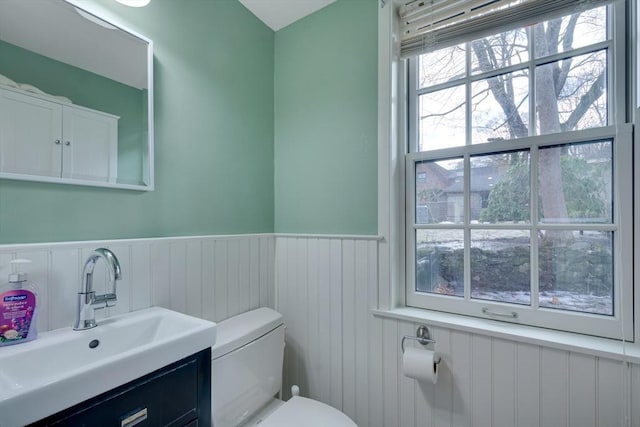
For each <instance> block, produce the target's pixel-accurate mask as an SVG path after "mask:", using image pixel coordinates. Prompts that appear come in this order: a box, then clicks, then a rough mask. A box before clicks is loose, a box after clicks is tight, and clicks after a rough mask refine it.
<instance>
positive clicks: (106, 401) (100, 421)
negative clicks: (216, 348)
mask: <svg viewBox="0 0 640 427" xmlns="http://www.w3.org/2000/svg"><path fill="white" fill-rule="evenodd" d="M203 353H209V356H208V359H209V362H208V363H206V359H207V356H206V354H203ZM210 365H211V358H210V349H209V351H206V350H205V351H203V352H200V353H198V354H196V355H195V356H191V357H188V358H185V359H183V360H181V361H179V362H177V363H174V364H172V365H169V366H167V367H165V368H162V369H160V370H158V371H155V372H153V373H151V374H149V375H146V376H144V377H142V378H140V379H137V380H134V381H132V382H131V383H128V384H125V385H124V386H121V387H118V388H116V389H114V390H112V391H109V392H107V393H104V394H102V395H100V396H96V397H94V398H92V399H89V400H87V401H85V402H83V403H80V404H78V405H75V406H73V407H71V408H69V409H66V410H64V411H62V412H59V413H58V414H55V415H52V416H51V417H48V418H45V419H44V420H41V421H38V422H36V423H34V424H32V425H33V426H56V427H82V426H86V427H100V426H104V427H112V426H113V427H136V426H137V427H159V426H170V427H183V426H197V425H207V424H206V421H207V420H210V410H211V404H210V400H211V397H210V396H211V395H210V391H209V393H207V391H208V390H210V386H211V380H210V378H211V371H210V369H211V368H210ZM207 373H208V377H209V380H208V381H207V380H206V376H207ZM207 387H208V389H207ZM207 400H208V402H207ZM207 403H208V404H207ZM198 421H200V422H198ZM200 423H202V424H200Z"/></svg>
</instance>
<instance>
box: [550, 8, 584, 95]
mask: <svg viewBox="0 0 640 427" xmlns="http://www.w3.org/2000/svg"><path fill="white" fill-rule="evenodd" d="M579 16H580V15H579V14H575V15H571V17H570V18H569V22H568V24H567V30H566V32H565V36H564V39H563V40H562V50H564V51H567V50H570V49H571V48H572V47H573V35H574V32H575V28H576V24H577V23H578V17H579ZM572 62H573V61H572V58H567V59H565V60H564V61H562V66H561V67H562V68H559V67H558V68H557V70H554V76H553V79H554V80H555V83H556V95H558V96H559V95H560V92H562V88H563V87H564V85H565V83H566V82H567V77H568V76H569V71H571V63H572Z"/></svg>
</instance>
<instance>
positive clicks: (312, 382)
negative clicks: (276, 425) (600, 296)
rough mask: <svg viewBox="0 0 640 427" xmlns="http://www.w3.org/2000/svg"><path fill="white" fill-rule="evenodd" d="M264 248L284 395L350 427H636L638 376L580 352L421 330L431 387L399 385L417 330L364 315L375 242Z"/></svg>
mask: <svg viewBox="0 0 640 427" xmlns="http://www.w3.org/2000/svg"><path fill="white" fill-rule="evenodd" d="M275 245H276V250H275V254H276V255H275V256H276V260H275V266H276V271H275V277H276V279H275V283H276V293H277V299H276V309H278V310H279V311H281V312H282V313H283V314H284V316H285V322H286V324H287V333H286V340H287V350H286V356H285V395H287V394H288V387H289V386H290V385H292V384H298V385H300V386H301V389H302V394H303V395H306V396H310V397H313V398H315V399H318V400H321V401H324V402H326V403H329V404H331V405H333V406H335V407H337V408H338V409H341V410H342V411H344V412H345V413H346V414H347V415H349V416H350V417H351V418H353V419H354V420H355V421H356V423H357V424H358V426H359V427H440V426H445V427H462V426H464V427H494V426H495V427H497V426H505V427H516V426H517V427H534V426H535V427H563V426H598V427H627V426H631V427H640V405H639V404H638V402H640V400H639V398H640V366H638V365H631V366H628V365H625V364H623V363H622V362H619V361H615V360H610V359H606V358H601V357H596V356H593V355H587V354H581V353H579V352H570V351H563V350H558V349H555V348H548V347H544V346H538V345H533V344H525V343H521V342H515V341H510V340H506V339H499V338H495V337H491V336H489V335H486V336H485V335H482V334H477V333H468V332H462V331H457V330H453V329H447V328H442V327H432V328H430V329H431V331H432V334H433V336H434V338H435V339H436V341H437V343H436V344H435V345H432V346H431V347H432V348H435V350H436V351H437V352H438V353H439V354H440V355H441V356H442V365H441V369H440V373H439V379H438V383H437V384H436V385H432V384H421V383H418V382H416V381H414V380H411V379H408V378H406V377H404V376H403V375H402V354H401V350H400V341H401V339H402V337H403V336H404V335H406V334H415V330H416V328H417V326H418V324H416V323H413V322H409V321H402V320H395V319H388V318H376V317H374V316H373V315H372V314H371V311H370V310H371V309H373V308H376V307H377V306H378V298H379V296H378V295H379V293H378V264H377V257H378V242H377V241H376V240H375V239H366V238H365V239H356V238H350V237H345V238H340V237H335V238H333V237H331V238H318V237H307V236H301V237H294V236H278V237H276V241H275ZM407 345H416V344H414V343H413V342H412V343H408V344H407Z"/></svg>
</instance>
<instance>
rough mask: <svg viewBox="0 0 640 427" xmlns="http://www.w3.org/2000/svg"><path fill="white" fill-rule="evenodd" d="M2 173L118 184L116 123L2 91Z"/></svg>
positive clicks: (50, 100) (34, 97)
mask: <svg viewBox="0 0 640 427" xmlns="http://www.w3.org/2000/svg"><path fill="white" fill-rule="evenodd" d="M0 173H7V174H19V175H38V176H46V177H55V178H67V179H79V180H91V181H96V180H97V181H104V182H115V181H116V178H117V174H118V117H117V116H114V115H111V114H108V113H104V112H101V111H96V110H92V109H89V108H85V107H81V106H77V105H74V104H68V103H65V102H64V101H57V100H56V98H53V97H50V96H46V95H45V96H40V95H38V94H31V93H28V92H25V91H20V90H13V89H4V88H0Z"/></svg>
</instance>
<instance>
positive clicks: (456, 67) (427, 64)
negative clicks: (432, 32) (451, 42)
mask: <svg viewBox="0 0 640 427" xmlns="http://www.w3.org/2000/svg"><path fill="white" fill-rule="evenodd" d="M465 68H466V67H465V45H464V44H461V45H458V46H453V47H449V48H446V49H439V50H436V51H434V52H430V53H427V54H424V55H420V57H419V61H418V88H423V87H428V86H433V85H436V84H438V83H445V82H449V81H452V80H456V79H460V78H463V77H464V76H465Z"/></svg>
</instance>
